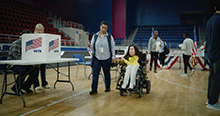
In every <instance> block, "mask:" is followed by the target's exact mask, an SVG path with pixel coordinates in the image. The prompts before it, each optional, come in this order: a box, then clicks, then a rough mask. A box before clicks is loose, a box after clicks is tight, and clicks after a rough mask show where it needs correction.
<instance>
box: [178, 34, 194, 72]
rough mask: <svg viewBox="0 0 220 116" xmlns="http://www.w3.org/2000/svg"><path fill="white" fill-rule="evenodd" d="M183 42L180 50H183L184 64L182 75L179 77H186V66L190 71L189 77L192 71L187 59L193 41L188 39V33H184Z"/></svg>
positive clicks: (189, 55) (190, 52)
mask: <svg viewBox="0 0 220 116" xmlns="http://www.w3.org/2000/svg"><path fill="white" fill-rule="evenodd" d="M183 36H184V38H185V40H184V41H183V45H182V46H181V47H180V49H181V50H183V62H184V73H182V74H181V76H187V66H188V67H189V69H190V70H191V75H192V74H193V72H194V70H193V69H192V67H191V65H190V64H189V59H190V57H191V54H192V49H193V48H194V46H193V40H192V39H190V38H189V33H187V32H185V33H184V35H183Z"/></svg>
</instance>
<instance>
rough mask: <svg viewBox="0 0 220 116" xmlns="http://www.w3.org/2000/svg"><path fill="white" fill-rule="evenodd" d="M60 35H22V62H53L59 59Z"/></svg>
mask: <svg viewBox="0 0 220 116" xmlns="http://www.w3.org/2000/svg"><path fill="white" fill-rule="evenodd" d="M60 38H61V36H60V35H53V34H23V35H22V60H32V61H33V60H36V61H42V60H55V59H60V58H61V57H60V51H61V49H60V43H61V39H60Z"/></svg>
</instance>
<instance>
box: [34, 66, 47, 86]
mask: <svg viewBox="0 0 220 116" xmlns="http://www.w3.org/2000/svg"><path fill="white" fill-rule="evenodd" d="M40 76H41V86H45V85H47V84H48V82H47V81H46V64H41V65H40ZM39 85H40V84H39V79H36V81H34V87H38V86H39Z"/></svg>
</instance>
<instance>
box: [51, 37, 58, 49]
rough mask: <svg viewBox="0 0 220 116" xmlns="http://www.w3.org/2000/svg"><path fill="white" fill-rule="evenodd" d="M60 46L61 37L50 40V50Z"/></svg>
mask: <svg viewBox="0 0 220 116" xmlns="http://www.w3.org/2000/svg"><path fill="white" fill-rule="evenodd" d="M58 47H59V38H57V39H55V40H52V41H50V42H49V52H50V51H51V50H54V49H56V48H58Z"/></svg>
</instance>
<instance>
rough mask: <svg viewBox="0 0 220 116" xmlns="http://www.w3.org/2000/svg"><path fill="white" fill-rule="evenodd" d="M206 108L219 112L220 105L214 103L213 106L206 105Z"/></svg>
mask: <svg viewBox="0 0 220 116" xmlns="http://www.w3.org/2000/svg"><path fill="white" fill-rule="evenodd" d="M206 108H209V109H213V110H218V111H220V105H219V104H218V103H215V104H213V105H211V104H208V105H207V106H206Z"/></svg>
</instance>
